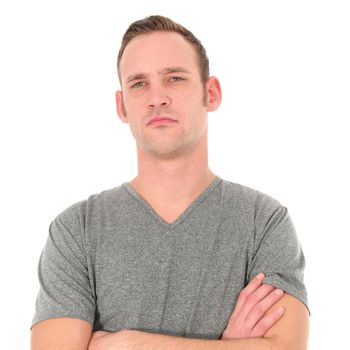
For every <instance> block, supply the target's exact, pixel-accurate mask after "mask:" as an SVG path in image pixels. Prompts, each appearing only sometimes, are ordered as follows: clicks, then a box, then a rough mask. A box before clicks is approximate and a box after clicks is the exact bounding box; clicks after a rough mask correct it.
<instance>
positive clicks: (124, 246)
mask: <svg viewBox="0 0 350 350" xmlns="http://www.w3.org/2000/svg"><path fill="white" fill-rule="evenodd" d="M304 264H305V262H304V256H303V252H302V249H301V247H300V244H299V242H298V239H297V236H296V233H295V230H294V226H293V223H292V221H291V219H290V217H289V215H288V212H287V209H286V208H285V207H283V206H281V205H280V203H279V202H278V201H276V200H275V199H273V198H271V197H270V196H267V195H266V194H263V193H261V192H259V191H256V190H253V189H250V188H248V187H245V186H242V185H239V184H235V183H231V182H228V181H225V180H222V179H221V178H219V177H217V178H216V179H215V180H214V181H213V182H212V183H211V184H210V185H209V186H208V187H207V188H206V189H205V190H204V191H203V192H202V193H201V194H200V195H199V196H198V197H197V198H196V199H195V200H194V202H193V203H192V204H191V205H190V206H189V207H188V208H187V209H186V210H185V212H184V213H182V215H181V216H180V217H179V218H178V219H177V220H176V221H175V222H173V223H170V224H169V223H167V222H165V221H164V220H163V219H162V218H161V217H160V216H159V215H158V214H157V213H156V212H155V211H154V210H153V209H152V207H151V206H150V205H149V204H148V203H147V202H146V201H145V199H144V198H142V197H141V196H140V195H139V194H138V193H137V192H136V191H135V190H134V189H133V187H132V186H131V185H130V183H124V184H122V185H121V186H119V187H116V188H113V189H110V190H107V191H103V192H101V193H99V194H94V195H92V196H90V197H89V198H88V199H87V200H84V201H80V202H78V203H75V204H73V205H72V206H70V207H69V208H67V209H66V210H64V211H63V212H62V213H61V214H59V215H58V216H57V217H56V218H55V219H54V220H53V222H52V223H51V225H50V228H49V236H48V240H47V242H46V245H45V247H44V250H43V252H42V255H41V257H40V262H39V280H40V284H41V288H40V291H39V294H38V298H37V303H36V312H35V315H34V319H33V322H32V326H33V325H34V324H35V323H37V322H39V321H42V320H46V319H50V318H56V317H73V318H79V319H82V320H85V321H88V322H90V323H91V324H92V325H93V330H94V331H97V330H105V331H111V332H115V331H118V330H122V329H135V330H141V331H146V332H152V333H162V334H168V335H174V336H184V337H191V338H207V339H219V338H220V337H221V335H222V333H223V331H224V330H225V328H226V326H227V322H228V320H229V317H230V315H231V313H232V311H233V309H234V307H235V304H236V302H237V298H238V294H239V292H240V291H241V290H242V289H243V288H244V287H245V286H246V285H247V283H248V281H249V280H250V279H251V278H253V277H254V276H255V275H257V274H258V273H260V272H264V273H265V274H266V276H267V277H266V279H265V282H266V283H268V284H271V285H273V286H275V287H279V288H281V289H283V290H284V291H286V292H288V293H289V294H291V295H293V296H295V297H296V298H298V299H299V300H301V301H302V302H303V303H304V304H307V295H306V290H305V286H304V284H303V270H304Z"/></svg>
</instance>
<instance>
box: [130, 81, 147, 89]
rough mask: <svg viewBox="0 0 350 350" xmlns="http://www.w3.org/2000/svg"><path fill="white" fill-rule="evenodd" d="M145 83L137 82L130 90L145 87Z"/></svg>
mask: <svg viewBox="0 0 350 350" xmlns="http://www.w3.org/2000/svg"><path fill="white" fill-rule="evenodd" d="M145 85H146V84H145V82H144V81H138V82H137V83H135V84H134V85H132V86H131V87H132V88H140V87H142V86H145Z"/></svg>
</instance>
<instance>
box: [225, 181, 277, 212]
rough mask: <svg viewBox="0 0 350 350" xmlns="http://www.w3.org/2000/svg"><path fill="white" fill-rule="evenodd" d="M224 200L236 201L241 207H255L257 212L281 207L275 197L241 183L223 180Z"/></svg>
mask: <svg viewBox="0 0 350 350" xmlns="http://www.w3.org/2000/svg"><path fill="white" fill-rule="evenodd" d="M222 186H223V198H224V199H225V200H226V201H234V202H235V203H237V204H239V205H240V206H241V207H246V208H247V207H254V208H255V209H256V210H273V209H277V208H279V207H281V203H280V202H279V201H278V200H277V199H276V198H274V197H272V196H271V195H269V194H266V193H265V192H262V191H260V190H257V189H255V188H252V187H249V186H246V185H242V184H240V183H236V182H232V181H227V180H223V181H222Z"/></svg>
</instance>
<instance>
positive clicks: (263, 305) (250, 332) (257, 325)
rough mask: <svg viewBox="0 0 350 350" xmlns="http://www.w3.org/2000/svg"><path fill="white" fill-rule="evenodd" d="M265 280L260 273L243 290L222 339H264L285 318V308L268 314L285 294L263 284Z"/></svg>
mask: <svg viewBox="0 0 350 350" xmlns="http://www.w3.org/2000/svg"><path fill="white" fill-rule="evenodd" d="M264 278H265V275H264V274H263V273H260V274H259V275H257V276H256V277H255V278H253V279H252V280H251V281H250V282H249V284H248V285H247V286H246V287H245V288H244V289H242V291H241V293H240V294H239V298H238V301H237V304H236V307H235V309H234V311H233V313H232V315H231V317H230V320H229V322H228V325H227V327H226V329H225V331H224V333H223V335H222V337H221V339H237V338H255V337H263V336H264V335H265V333H266V332H267V331H268V330H270V329H271V327H272V326H273V325H274V324H275V323H276V322H277V321H278V320H279V319H280V318H281V317H282V316H283V314H284V308H283V307H279V308H276V309H274V310H272V311H270V312H268V311H269V310H270V309H271V307H272V306H273V305H274V304H275V303H276V302H277V301H278V300H280V299H281V298H282V296H283V294H284V292H283V291H282V290H281V289H276V288H274V287H272V286H270V285H268V284H263V280H264Z"/></svg>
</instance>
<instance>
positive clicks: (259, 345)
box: [140, 332, 277, 350]
mask: <svg viewBox="0 0 350 350" xmlns="http://www.w3.org/2000/svg"><path fill="white" fill-rule="evenodd" d="M140 333H143V332H140ZM143 335H144V336H145V338H144V339H145V341H146V343H145V348H144V349H152V350H158V349H159V350H199V349H200V350H206V349H208V350H271V349H274V348H276V349H277V347H275V346H274V345H275V344H274V342H273V340H272V339H267V338H243V339H229V340H208V339H191V338H181V337H173V336H167V335H162V334H151V333H143ZM141 336H142V335H141Z"/></svg>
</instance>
